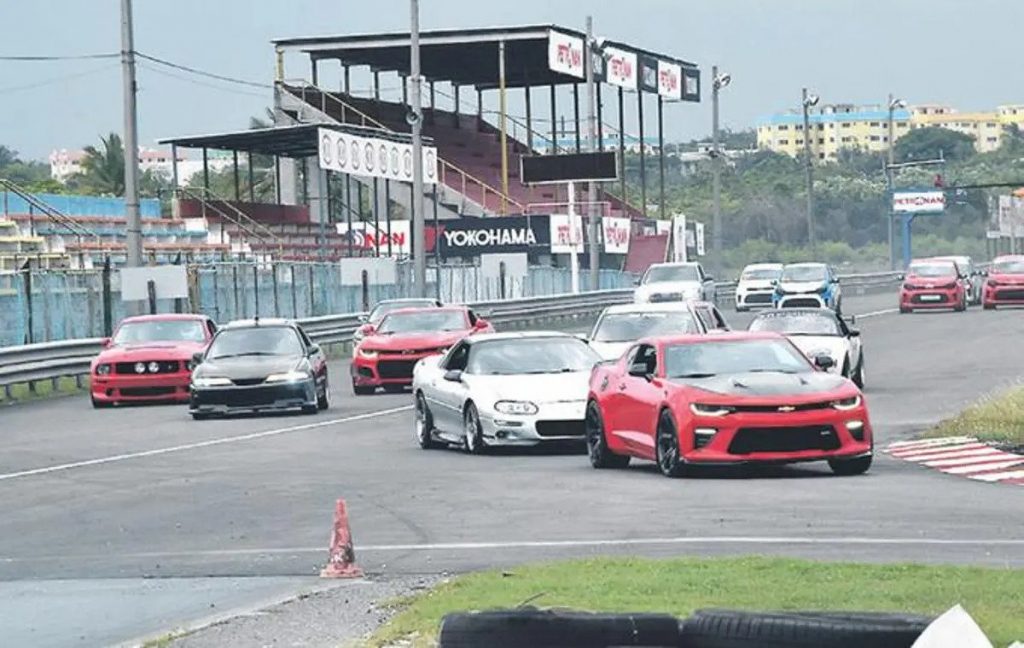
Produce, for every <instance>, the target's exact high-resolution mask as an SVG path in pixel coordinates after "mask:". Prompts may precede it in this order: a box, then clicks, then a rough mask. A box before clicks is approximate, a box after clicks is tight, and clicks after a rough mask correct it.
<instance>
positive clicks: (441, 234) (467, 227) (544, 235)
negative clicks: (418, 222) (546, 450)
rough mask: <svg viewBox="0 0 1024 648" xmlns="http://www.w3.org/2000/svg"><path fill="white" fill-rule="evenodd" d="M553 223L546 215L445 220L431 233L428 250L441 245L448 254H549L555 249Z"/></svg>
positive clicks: (445, 255)
mask: <svg viewBox="0 0 1024 648" xmlns="http://www.w3.org/2000/svg"><path fill="white" fill-rule="evenodd" d="M549 223H550V219H549V217H548V216H546V215H538V216H495V217H490V218H471V217H464V218H460V219H457V220H449V221H441V223H440V224H439V227H438V232H437V233H436V235H433V236H432V234H433V232H432V231H430V232H428V233H427V251H428V252H433V251H434V245H438V246H440V250H439V251H440V253H441V256H442V257H445V258H448V257H475V256H479V255H481V254H509V253H515V252H532V253H535V254H536V253H541V254H547V253H548V252H550V251H551V232H550V225H549ZM428 230H433V228H432V227H428Z"/></svg>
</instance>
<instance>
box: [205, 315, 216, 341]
mask: <svg viewBox="0 0 1024 648" xmlns="http://www.w3.org/2000/svg"><path fill="white" fill-rule="evenodd" d="M206 328H207V329H208V330H209V331H210V336H211V337H213V334H214V333H216V332H217V325H216V324H214V323H213V320H209V319H208V320H206Z"/></svg>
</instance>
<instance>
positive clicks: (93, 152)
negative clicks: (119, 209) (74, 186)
mask: <svg viewBox="0 0 1024 648" xmlns="http://www.w3.org/2000/svg"><path fill="white" fill-rule="evenodd" d="M100 143H101V145H102V150H100V149H97V148H96V147H95V146H86V147H85V158H84V159H83V160H82V171H81V172H80V173H79V174H78V177H77V178H76V180H77V181H78V183H79V184H80V186H81V187H82V188H83V189H86V190H88V191H90V192H92V193H98V194H103V195H112V196H123V195H124V145H123V144H122V143H121V136H120V135H118V134H117V133H111V134H110V135H108V136H106V137H101V138H100Z"/></svg>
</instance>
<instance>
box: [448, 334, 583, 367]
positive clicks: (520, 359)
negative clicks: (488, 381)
mask: <svg viewBox="0 0 1024 648" xmlns="http://www.w3.org/2000/svg"><path fill="white" fill-rule="evenodd" d="M600 360H601V357H600V356H599V355H597V353H596V352H595V351H594V350H593V349H591V348H590V347H589V346H588V345H587V343H586V342H583V341H582V340H579V339H577V338H574V337H569V336H558V337H550V338H544V337H534V338H523V339H499V340H486V341H483V342H477V343H476V344H474V345H473V350H472V351H471V352H470V355H469V364H468V366H467V367H466V373H470V374H479V375H485V376H515V375H524V374H538V375H540V374H564V373H579V372H589V371H590V370H591V369H593V367H594V365H595V364H597V363H598V362H600Z"/></svg>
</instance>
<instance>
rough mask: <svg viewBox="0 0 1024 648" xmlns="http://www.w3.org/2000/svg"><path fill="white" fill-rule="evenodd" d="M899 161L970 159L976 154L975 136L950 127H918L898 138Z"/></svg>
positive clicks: (896, 152) (896, 155) (896, 154)
mask: <svg viewBox="0 0 1024 648" xmlns="http://www.w3.org/2000/svg"><path fill="white" fill-rule="evenodd" d="M894 154H895V158H896V161H897V162H912V161H915V160H934V159H936V158H938V157H940V156H941V157H943V158H944V159H946V160H949V161H962V160H968V159H970V158H972V157H974V155H975V150H974V138H973V137H971V136H970V135H965V134H963V133H958V132H956V131H953V130H949V129H948V128H935V127H929V128H917V129H914V130H912V131H910V132H909V133H907V134H906V135H904V136H903V137H901V138H899V139H898V140H896V147H895V152H894Z"/></svg>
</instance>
